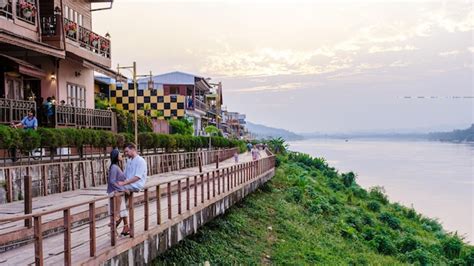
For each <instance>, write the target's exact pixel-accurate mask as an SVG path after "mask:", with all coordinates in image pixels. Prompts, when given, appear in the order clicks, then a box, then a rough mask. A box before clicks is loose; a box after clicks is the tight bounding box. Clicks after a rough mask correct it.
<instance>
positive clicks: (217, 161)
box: [216, 154, 219, 169]
mask: <svg viewBox="0 0 474 266" xmlns="http://www.w3.org/2000/svg"><path fill="white" fill-rule="evenodd" d="M218 168H219V154H217V155H216V169H218Z"/></svg>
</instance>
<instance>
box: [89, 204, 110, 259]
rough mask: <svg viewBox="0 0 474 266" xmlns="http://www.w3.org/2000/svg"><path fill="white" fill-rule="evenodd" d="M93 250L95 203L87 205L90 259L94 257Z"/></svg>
mask: <svg viewBox="0 0 474 266" xmlns="http://www.w3.org/2000/svg"><path fill="white" fill-rule="evenodd" d="M114 225H115V224H114ZM95 249H96V242H95V202H91V203H89V255H90V256H91V257H94V256H95Z"/></svg>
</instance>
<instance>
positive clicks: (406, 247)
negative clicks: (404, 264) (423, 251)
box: [398, 235, 421, 253]
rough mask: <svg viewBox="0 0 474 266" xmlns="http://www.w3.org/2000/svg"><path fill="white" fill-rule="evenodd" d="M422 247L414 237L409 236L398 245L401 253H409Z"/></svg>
mask: <svg viewBox="0 0 474 266" xmlns="http://www.w3.org/2000/svg"><path fill="white" fill-rule="evenodd" d="M420 246H421V245H420V243H419V242H418V241H417V240H416V239H415V238H414V237H413V236H410V235H408V236H405V237H404V238H403V239H402V240H401V241H400V242H399V243H398V250H399V251H400V253H407V252H410V251H414V250H416V249H418V248H419V247H420Z"/></svg>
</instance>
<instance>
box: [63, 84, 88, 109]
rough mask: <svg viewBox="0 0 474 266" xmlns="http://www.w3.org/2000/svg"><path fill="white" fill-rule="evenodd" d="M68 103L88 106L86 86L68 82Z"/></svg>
mask: <svg viewBox="0 0 474 266" xmlns="http://www.w3.org/2000/svg"><path fill="white" fill-rule="evenodd" d="M67 103H69V104H71V105H72V106H74V107H82V108H85V107H86V88H84V87H81V86H79V85H75V84H70V83H68V84H67Z"/></svg>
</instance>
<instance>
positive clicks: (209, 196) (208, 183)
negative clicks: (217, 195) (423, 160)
mask: <svg viewBox="0 0 474 266" xmlns="http://www.w3.org/2000/svg"><path fill="white" fill-rule="evenodd" d="M206 183H207V200H209V199H210V198H211V181H210V180H209V172H207V182H206Z"/></svg>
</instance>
